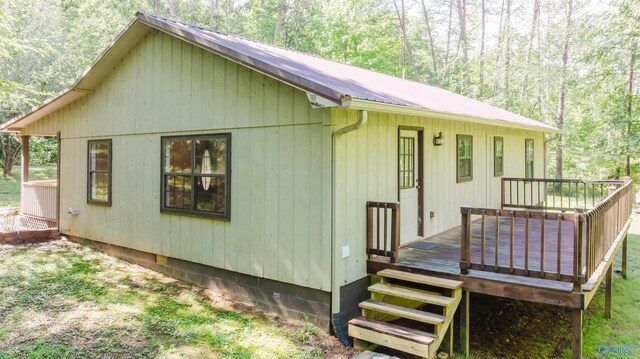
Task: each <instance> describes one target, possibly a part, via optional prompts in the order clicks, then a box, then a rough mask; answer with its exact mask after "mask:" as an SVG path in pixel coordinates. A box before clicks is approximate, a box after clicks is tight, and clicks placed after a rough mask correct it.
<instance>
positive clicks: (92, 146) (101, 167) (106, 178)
mask: <svg viewBox="0 0 640 359" xmlns="http://www.w3.org/2000/svg"><path fill="white" fill-rule="evenodd" d="M88 153H89V155H88V158H89V163H88V164H87V169H88V174H87V203H93V204H100V205H105V206H111V140H91V141H89V150H88Z"/></svg>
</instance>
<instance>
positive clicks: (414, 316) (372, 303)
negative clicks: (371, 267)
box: [360, 299, 447, 325]
mask: <svg viewBox="0 0 640 359" xmlns="http://www.w3.org/2000/svg"><path fill="white" fill-rule="evenodd" d="M360 308H363V309H368V310H373V311H376V312H380V313H385V314H391V315H395V316H398V317H402V318H407V319H411V320H416V321H419V322H422V323H429V324H434V325H439V324H442V323H444V322H445V320H447V317H445V316H443V315H439V314H434V313H429V312H425V311H422V310H418V309H412V308H406V307H401V306H399V305H394V304H389V303H384V302H379V301H377V300H373V299H369V300H367V301H364V302H362V303H360Z"/></svg>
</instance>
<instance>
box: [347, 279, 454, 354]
mask: <svg viewBox="0 0 640 359" xmlns="http://www.w3.org/2000/svg"><path fill="white" fill-rule="evenodd" d="M377 275H378V278H379V283H376V284H373V285H371V286H370V287H369V292H371V299H369V300H367V301H364V302H362V303H360V308H362V317H359V318H355V319H353V320H351V321H350V322H349V335H350V336H351V337H353V338H354V344H355V346H356V348H358V349H365V348H367V347H370V346H371V345H381V346H385V347H388V348H392V349H396V350H400V351H403V352H406V353H409V354H413V355H417V356H420V357H425V358H434V357H435V356H436V354H437V352H438V349H439V348H440V345H441V344H442V342H443V340H444V339H445V335H446V337H447V338H446V339H448V341H449V345H450V346H449V348H451V345H452V341H453V322H452V320H453V315H454V314H455V312H456V310H457V308H458V304H459V303H460V300H461V298H462V282H459V281H454V280H448V279H442V278H436V277H430V276H426V275H420V274H414V273H408V272H402V271H398V270H393V269H385V270H382V271H380V272H378V273H377ZM433 312H438V313H433ZM447 329H451V330H449V331H448V332H447ZM449 351H450V349H449ZM449 354H451V353H449Z"/></svg>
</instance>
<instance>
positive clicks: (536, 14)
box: [520, 0, 540, 102]
mask: <svg viewBox="0 0 640 359" xmlns="http://www.w3.org/2000/svg"><path fill="white" fill-rule="evenodd" d="M539 18H540V0H535V1H534V3H533V20H532V21H531V33H530V35H529V46H527V55H526V56H525V65H524V80H523V81H522V91H521V92H520V101H521V102H522V101H523V100H524V98H525V96H526V94H527V85H528V84H527V82H528V81H529V63H530V62H531V51H532V50H533V39H534V38H535V34H536V26H537V23H538V22H539V20H538V19H539Z"/></svg>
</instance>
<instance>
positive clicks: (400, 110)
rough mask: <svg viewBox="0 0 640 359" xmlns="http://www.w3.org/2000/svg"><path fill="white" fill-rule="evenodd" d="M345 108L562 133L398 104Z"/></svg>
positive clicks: (355, 103) (358, 102)
mask: <svg viewBox="0 0 640 359" xmlns="http://www.w3.org/2000/svg"><path fill="white" fill-rule="evenodd" d="M343 107H345V108H349V109H352V110H365V111H374V112H385V113H393V114H398V115H409V116H420V117H429V118H434V119H441V120H450V121H463V122H471V123H478V124H484V125H493V126H501V127H508V128H515V129H522V130H532V131H539V132H545V133H560V132H561V131H560V130H558V129H557V128H555V127H553V126H549V125H545V124H542V123H541V125H542V126H534V125H527V124H520V123H515V122H511V121H505V120H500V119H489V118H483V117H476V116H468V115H461V114H453V113H448V112H440V111H434V110H429V109H425V108H420V107H410V106H403V105H396V104H389V103H384V102H377V101H369V100H363V99H355V98H351V99H349V101H345V102H343Z"/></svg>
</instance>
